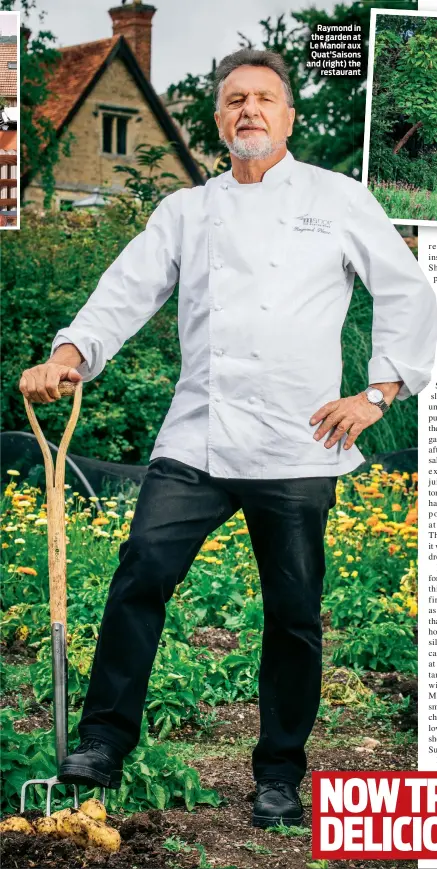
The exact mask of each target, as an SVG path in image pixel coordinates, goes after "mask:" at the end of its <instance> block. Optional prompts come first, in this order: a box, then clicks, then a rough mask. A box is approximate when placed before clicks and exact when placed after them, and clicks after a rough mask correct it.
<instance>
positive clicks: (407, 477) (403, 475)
mask: <svg viewBox="0 0 437 869" xmlns="http://www.w3.org/2000/svg"><path fill="white" fill-rule="evenodd" d="M402 479H403V480H409V479H410V475H409V474H408V473H407V471H404V473H403V474H402Z"/></svg>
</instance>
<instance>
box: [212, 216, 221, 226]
mask: <svg viewBox="0 0 437 869" xmlns="http://www.w3.org/2000/svg"><path fill="white" fill-rule="evenodd" d="M222 223H223V221H222V220H220V218H219V217H217V219H216V220H215V221H214V226H221V225H222Z"/></svg>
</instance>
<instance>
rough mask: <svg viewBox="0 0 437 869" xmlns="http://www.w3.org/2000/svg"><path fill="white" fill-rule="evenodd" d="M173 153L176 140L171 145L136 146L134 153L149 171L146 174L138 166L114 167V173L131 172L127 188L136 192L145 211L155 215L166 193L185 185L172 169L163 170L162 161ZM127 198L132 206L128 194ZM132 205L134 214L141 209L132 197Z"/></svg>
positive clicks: (138, 200)
mask: <svg viewBox="0 0 437 869" xmlns="http://www.w3.org/2000/svg"><path fill="white" fill-rule="evenodd" d="M173 152H174V144H173V143H169V144H168V145H147V144H141V145H137V146H136V148H134V154H136V162H137V164H138V165H139V166H143V167H145V169H146V170H147V172H146V173H144V174H143V173H142V172H141V171H140V169H137V168H136V166H122V165H117V166H114V172H124V173H125V174H126V175H128V178H127V181H126V182H125V188H126V190H128V191H130V192H131V193H132V194H133V196H134V198H135V202H139V203H140V207H141V210H142V211H143V212H146V213H147V214H151V212H152V211H153V210H154V208H156V206H157V205H158V204H159V203H160V201H161V199H162V198H163V197H164V196H167V195H168V194H169V193H173V192H174V191H175V190H178V189H179V187H182V186H183V181H181V180H180V178H178V176H177V175H174V174H173V173H172V172H162V171H160V170H161V163H162V161H163V159H164V157H165V156H166V154H171V153H173ZM124 200H125V204H126V205H127V206H129V198H128V197H127V196H125V197H124ZM131 208H132V213H134V212H135V211H136V209H137V206H136V204H134V202H132V200H131Z"/></svg>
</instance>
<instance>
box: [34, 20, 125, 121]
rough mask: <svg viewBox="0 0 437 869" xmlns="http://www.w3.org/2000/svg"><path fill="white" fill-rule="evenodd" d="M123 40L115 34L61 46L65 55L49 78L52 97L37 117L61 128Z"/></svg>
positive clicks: (61, 50) (51, 71)
mask: <svg viewBox="0 0 437 869" xmlns="http://www.w3.org/2000/svg"><path fill="white" fill-rule="evenodd" d="M119 39H120V37H119V36H113V37H111V39H98V40H96V41H95V42H85V43H82V44H81V45H68V46H66V47H65V48H60V49H59V51H60V52H61V53H62V57H61V58H60V59H59V61H58V64H57V66H56V67H51V69H50V74H49V76H48V78H47V85H48V87H49V90H50V96H49V97H48V99H47V100H46V101H45V103H43V105H41V106H38V108H37V109H36V110H35V117H36V118H38V117H40V116H41V115H44V117H45V118H50V120H51V122H52V124H53V126H54V127H55V129H58V128H59V127H60V126H61V124H62V123H63V121H65V119H66V117H67V116H68V115H69V113H70V111H71V110H72V109H73V108H74V106H75V105H76V103H77V101H78V99H79V98H80V97H81V96H82V94H83V92H84V90H86V87H87V86H88V85H89V84H90V83H91V82H92V80H93V78H94V76H95V75H96V73H97V71H98V70H99V69H100V67H101V65H102V63H103V62H104V61H105V60H106V58H107V56H108V54H109V53H110V51H111V50H112V49H113V47H114V45H115V44H116V42H117V41H118V40H119Z"/></svg>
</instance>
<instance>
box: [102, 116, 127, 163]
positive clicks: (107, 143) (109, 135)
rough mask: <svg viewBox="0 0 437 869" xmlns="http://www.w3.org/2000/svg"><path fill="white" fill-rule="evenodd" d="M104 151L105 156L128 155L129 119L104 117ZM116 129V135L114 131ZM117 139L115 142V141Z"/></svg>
mask: <svg viewBox="0 0 437 869" xmlns="http://www.w3.org/2000/svg"><path fill="white" fill-rule="evenodd" d="M102 117H103V151H104V153H105V154H127V122H128V118H126V117H122V116H120V115H106V114H104V115H103V116H102ZM114 127H115V133H114V132H113V131H114ZM114 139H115V141H114Z"/></svg>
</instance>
